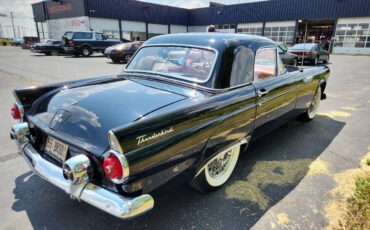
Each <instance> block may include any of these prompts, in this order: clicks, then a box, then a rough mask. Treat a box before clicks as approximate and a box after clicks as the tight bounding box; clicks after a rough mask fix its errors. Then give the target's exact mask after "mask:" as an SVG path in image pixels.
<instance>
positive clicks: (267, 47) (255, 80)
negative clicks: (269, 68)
mask: <svg viewBox="0 0 370 230" xmlns="http://www.w3.org/2000/svg"><path fill="white" fill-rule="evenodd" d="M266 49H275V54H276V57H275V75H274V76H271V77H268V78H266V79H263V80H259V79H254V69H255V67H256V59H257V58H256V57H257V54H258V53H259V52H261V51H263V50H266ZM277 55H278V52H277V46H273V45H270V46H263V47H260V48H258V49H257V51H256V54H255V55H254V64H253V81H252V82H253V83H254V82H259V81H264V80H267V79H270V78H272V77H276V76H278V72H279V71H278V63H277V62H278V60H277Z"/></svg>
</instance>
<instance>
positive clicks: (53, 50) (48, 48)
mask: <svg viewBox="0 0 370 230" xmlns="http://www.w3.org/2000/svg"><path fill="white" fill-rule="evenodd" d="M33 52H35V53H43V54H45V55H53V56H58V55H59V54H62V53H64V49H63V47H62V42H61V41H56V40H48V41H46V42H45V43H40V44H37V45H35V47H34V48H33Z"/></svg>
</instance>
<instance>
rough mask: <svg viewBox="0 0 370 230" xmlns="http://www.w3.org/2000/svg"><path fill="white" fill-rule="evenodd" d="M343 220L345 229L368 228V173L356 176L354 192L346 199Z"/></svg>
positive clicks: (369, 178) (369, 200)
mask: <svg viewBox="0 0 370 230" xmlns="http://www.w3.org/2000/svg"><path fill="white" fill-rule="evenodd" d="M368 162H369V161H368ZM343 222H344V224H343V225H344V226H343V227H344V228H345V229H370V175H367V176H366V177H358V178H357V180H356V190H355V193H354V195H353V197H351V198H349V199H348V200H347V214H346V216H345V220H344V221H343Z"/></svg>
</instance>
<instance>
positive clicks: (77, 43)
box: [62, 32, 120, 57]
mask: <svg viewBox="0 0 370 230" xmlns="http://www.w3.org/2000/svg"><path fill="white" fill-rule="evenodd" d="M119 43H120V41H119V40H110V39H106V38H105V35H104V34H102V33H97V32H67V33H66V35H65V36H63V38H62V45H63V47H64V52H65V53H70V54H73V55H75V56H79V55H82V56H84V57H88V56H90V55H91V54H93V52H102V53H104V50H105V49H106V48H108V47H109V46H112V45H116V44H119Z"/></svg>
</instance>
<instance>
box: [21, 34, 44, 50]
mask: <svg viewBox="0 0 370 230" xmlns="http://www.w3.org/2000/svg"><path fill="white" fill-rule="evenodd" d="M39 42H40V39H39V38H38V37H23V43H22V45H21V47H22V49H29V48H30V47H31V45H34V44H36V43H39Z"/></svg>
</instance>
